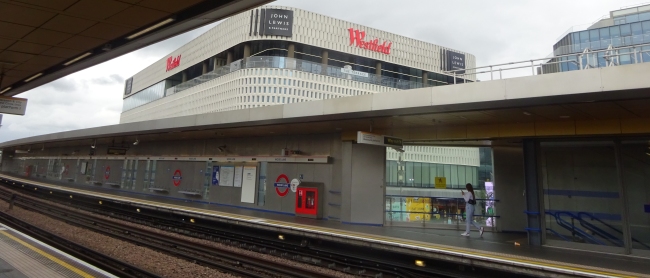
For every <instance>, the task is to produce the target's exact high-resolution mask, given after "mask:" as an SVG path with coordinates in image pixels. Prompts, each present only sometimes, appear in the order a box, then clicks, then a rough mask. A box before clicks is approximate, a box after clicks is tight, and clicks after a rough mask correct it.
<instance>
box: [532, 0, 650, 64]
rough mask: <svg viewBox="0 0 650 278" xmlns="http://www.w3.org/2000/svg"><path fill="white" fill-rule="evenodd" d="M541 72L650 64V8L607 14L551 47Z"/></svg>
mask: <svg viewBox="0 0 650 278" xmlns="http://www.w3.org/2000/svg"><path fill="white" fill-rule="evenodd" d="M553 56H554V58H553V59H551V60H550V61H549V63H548V64H547V65H546V66H544V67H543V71H544V73H552V72H563V71H571V70H577V69H579V67H582V68H599V67H606V66H611V65H626V64H634V63H644V62H650V5H642V6H637V7H631V8H624V9H620V10H616V11H610V12H609V17H608V18H603V19H600V20H598V21H597V22H595V23H594V24H592V25H591V26H589V27H588V28H587V29H586V30H582V31H574V32H569V33H567V34H566V35H564V36H563V37H562V38H561V39H560V40H559V41H558V42H557V43H555V45H553Z"/></svg>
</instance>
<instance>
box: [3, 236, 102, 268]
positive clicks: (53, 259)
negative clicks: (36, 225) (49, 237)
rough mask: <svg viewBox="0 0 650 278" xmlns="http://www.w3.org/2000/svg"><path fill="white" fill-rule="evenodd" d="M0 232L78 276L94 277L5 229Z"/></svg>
mask: <svg viewBox="0 0 650 278" xmlns="http://www.w3.org/2000/svg"><path fill="white" fill-rule="evenodd" d="M0 233H1V234H3V235H5V236H6V237H8V238H10V239H12V240H13V241H15V242H18V243H20V244H22V245H23V246H25V247H27V248H29V249H31V250H32V251H34V252H36V253H38V254H40V255H41V256H43V257H46V258H48V259H50V260H51V261H53V262H55V263H57V264H59V265H61V266H63V267H65V268H67V269H69V270H70V271H72V272H74V273H77V274H79V276H81V277H88V278H90V277H95V276H92V275H90V274H88V273H86V272H84V271H83V270H81V269H78V268H76V267H74V266H72V265H70V264H68V263H66V262H64V261H62V260H59V259H58V258H56V257H54V256H52V255H50V254H48V253H47V252H45V251H43V250H41V249H39V248H36V247H34V246H33V245H31V244H29V243H27V242H24V241H22V240H21V239H19V238H17V237H15V236H13V235H11V234H9V233H7V232H6V231H1V230H0Z"/></svg>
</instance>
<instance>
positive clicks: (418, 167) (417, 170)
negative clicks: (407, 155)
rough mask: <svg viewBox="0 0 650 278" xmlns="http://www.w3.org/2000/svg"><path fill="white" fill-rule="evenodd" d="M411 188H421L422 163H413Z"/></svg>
mask: <svg viewBox="0 0 650 278" xmlns="http://www.w3.org/2000/svg"><path fill="white" fill-rule="evenodd" d="M413 186H414V187H422V163H420V162H414V163H413Z"/></svg>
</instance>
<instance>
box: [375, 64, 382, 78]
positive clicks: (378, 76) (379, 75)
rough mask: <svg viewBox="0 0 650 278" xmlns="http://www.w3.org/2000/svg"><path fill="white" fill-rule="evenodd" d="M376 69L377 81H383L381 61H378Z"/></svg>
mask: <svg viewBox="0 0 650 278" xmlns="http://www.w3.org/2000/svg"><path fill="white" fill-rule="evenodd" d="M375 69H376V70H375V75H376V76H375V78H376V79H377V82H381V62H379V61H377V65H376V66H375Z"/></svg>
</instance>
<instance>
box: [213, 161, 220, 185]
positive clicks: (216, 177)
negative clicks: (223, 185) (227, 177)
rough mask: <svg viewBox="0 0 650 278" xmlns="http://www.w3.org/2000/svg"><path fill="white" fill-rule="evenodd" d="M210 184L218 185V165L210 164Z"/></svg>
mask: <svg viewBox="0 0 650 278" xmlns="http://www.w3.org/2000/svg"><path fill="white" fill-rule="evenodd" d="M212 185H219V166H212Z"/></svg>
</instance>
